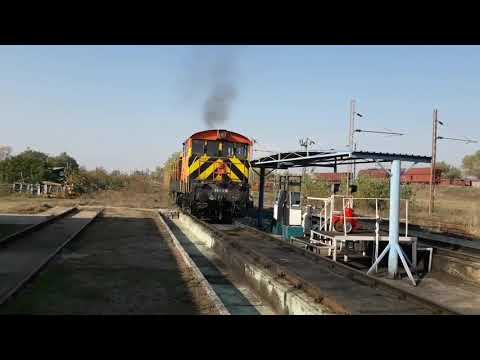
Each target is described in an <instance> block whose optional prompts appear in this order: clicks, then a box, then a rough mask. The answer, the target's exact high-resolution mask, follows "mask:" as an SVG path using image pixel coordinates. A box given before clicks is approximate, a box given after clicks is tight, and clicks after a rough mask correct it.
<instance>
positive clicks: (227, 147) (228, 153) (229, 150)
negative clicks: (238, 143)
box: [222, 142, 234, 157]
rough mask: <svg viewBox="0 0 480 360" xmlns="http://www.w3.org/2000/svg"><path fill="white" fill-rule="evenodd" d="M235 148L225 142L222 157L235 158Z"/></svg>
mask: <svg viewBox="0 0 480 360" xmlns="http://www.w3.org/2000/svg"><path fill="white" fill-rule="evenodd" d="M233 146H234V144H232V143H230V142H224V143H223V144H222V156H225V157H231V156H233V150H234V149H233Z"/></svg>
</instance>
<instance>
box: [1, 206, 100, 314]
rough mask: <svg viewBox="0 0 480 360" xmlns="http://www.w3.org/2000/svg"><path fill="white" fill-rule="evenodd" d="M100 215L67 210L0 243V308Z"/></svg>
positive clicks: (96, 211)
mask: <svg viewBox="0 0 480 360" xmlns="http://www.w3.org/2000/svg"><path fill="white" fill-rule="evenodd" d="M102 211H103V209H92V210H88V209H79V208H77V207H72V208H67V209H65V210H63V211H61V212H60V213H58V214H55V215H51V216H48V217H47V218H46V219H45V220H43V221H41V222H39V223H36V224H33V225H31V226H28V227H27V228H25V229H23V230H20V231H18V232H16V233H14V234H11V235H9V236H6V237H4V238H3V239H0V264H1V266H2V267H1V270H0V271H1V273H0V279H1V282H0V305H3V304H4V303H5V302H7V301H8V300H9V299H10V298H11V297H12V296H14V295H15V294H16V293H17V292H18V291H19V290H20V289H21V288H22V287H23V286H25V285H26V284H27V283H28V282H29V281H30V280H31V279H32V278H33V277H35V275H36V274H38V273H39V272H40V271H41V270H42V269H43V268H44V267H45V266H46V265H47V264H48V263H49V262H50V261H51V260H52V259H53V258H54V257H55V256H56V255H57V254H58V253H59V252H60V251H61V250H62V249H63V248H64V247H65V246H66V245H67V244H68V243H69V242H70V241H72V240H73V239H74V238H75V237H76V236H78V235H79V234H80V233H81V232H82V231H83V230H84V229H85V227H86V226H88V225H89V224H90V223H91V222H92V221H93V220H94V219H95V218H96V217H97V216H98V215H99V214H100V213H101V212H102Z"/></svg>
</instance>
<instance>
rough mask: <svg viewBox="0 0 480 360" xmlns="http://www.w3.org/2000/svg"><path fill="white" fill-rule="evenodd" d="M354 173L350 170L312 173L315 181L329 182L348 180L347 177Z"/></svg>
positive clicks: (337, 182)
mask: <svg viewBox="0 0 480 360" xmlns="http://www.w3.org/2000/svg"><path fill="white" fill-rule="evenodd" d="M351 175H352V174H351V173H349V172H337V173H313V174H311V177H312V180H313V181H324V182H327V183H329V184H341V183H342V181H346V180H347V177H349V178H350V179H351V178H352V176H351Z"/></svg>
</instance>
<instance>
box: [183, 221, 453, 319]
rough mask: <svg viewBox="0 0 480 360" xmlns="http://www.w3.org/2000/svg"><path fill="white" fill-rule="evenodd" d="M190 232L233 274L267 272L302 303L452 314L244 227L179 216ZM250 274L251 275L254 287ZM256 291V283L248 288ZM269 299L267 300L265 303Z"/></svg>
mask: <svg viewBox="0 0 480 360" xmlns="http://www.w3.org/2000/svg"><path fill="white" fill-rule="evenodd" d="M181 217H183V218H184V219H185V220H184V222H185V223H188V224H190V225H189V226H190V227H193V228H194V229H195V230H194V231H195V232H197V233H200V232H204V233H205V234H208V236H209V237H210V238H211V239H212V240H209V241H210V242H211V245H210V246H211V247H212V248H213V249H214V250H215V251H216V252H217V253H218V254H219V255H220V256H222V257H223V260H224V261H225V262H226V263H227V264H228V265H229V266H230V270H231V271H232V272H237V273H238V274H239V276H244V277H245V276H247V275H248V273H249V272H255V271H256V270H252V268H256V269H261V270H258V271H263V272H268V274H269V275H270V276H271V278H270V279H274V280H270V285H271V283H272V281H275V279H281V280H282V281H283V285H282V286H286V287H289V290H288V291H289V292H301V293H302V294H301V296H303V297H308V298H309V300H308V301H306V302H305V303H307V304H318V305H319V306H323V307H324V309H323V310H322V311H323V312H324V313H332V314H382V313H383V314H457V313H458V312H457V311H455V310H453V309H451V308H449V307H448V306H445V305H442V304H439V303H436V302H435V301H432V300H430V299H428V298H424V297H421V296H418V295H417V294H415V292H414V290H413V289H412V290H408V289H405V288H401V287H396V286H393V285H392V284H390V283H388V282H387V281H384V280H383V279H381V278H377V277H371V276H367V275H366V274H364V273H363V272H361V271H358V270H356V269H353V268H351V267H348V266H346V265H344V264H341V263H338V262H333V261H332V260H330V259H328V258H325V257H321V256H319V255H316V254H313V253H311V252H309V251H306V250H303V249H301V248H298V247H296V246H294V245H291V244H288V243H286V242H283V241H280V240H278V239H276V238H274V237H272V236H270V235H268V234H266V233H263V232H260V231H258V230H256V229H253V228H250V227H248V226H245V225H243V224H235V225H215V224H208V223H206V222H203V221H200V220H198V219H196V218H194V217H192V216H191V215H188V214H183V213H182V214H181ZM259 276H260V275H258V274H257V275H255V276H251V277H250V282H251V284H253V283H254V282H255V281H256V280H255V279H253V278H254V277H257V278H258V277H259ZM266 286H267V285H265V284H259V285H258V286H257V287H256V289H257V292H258V295H259V296H263V299H266V300H268V301H270V303H271V304H272V306H276V308H277V309H278V310H279V311H278V312H279V313H291V312H290V311H291V309H288V308H286V307H285V306H284V304H280V303H282V300H281V299H278V298H275V296H273V295H272V291H271V290H269V293H267V292H268V291H266V290H265V287H266ZM252 287H253V288H255V284H253V285H252ZM269 296H270V299H268V298H269ZM282 306H283V308H282Z"/></svg>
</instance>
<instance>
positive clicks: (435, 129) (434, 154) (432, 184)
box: [428, 109, 438, 216]
mask: <svg viewBox="0 0 480 360" xmlns="http://www.w3.org/2000/svg"><path fill="white" fill-rule="evenodd" d="M437 132H438V110H437V109H434V110H433V126H432V166H431V168H430V199H429V202H428V215H430V216H431V215H432V213H433V208H434V194H435V182H436V179H435V165H436V163H437V140H438V136H437Z"/></svg>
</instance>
